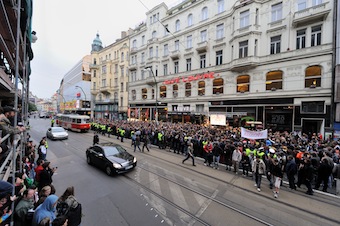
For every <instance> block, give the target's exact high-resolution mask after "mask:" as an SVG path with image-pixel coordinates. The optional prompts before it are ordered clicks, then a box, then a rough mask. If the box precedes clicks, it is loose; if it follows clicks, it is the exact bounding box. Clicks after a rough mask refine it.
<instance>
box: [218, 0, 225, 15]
mask: <svg viewBox="0 0 340 226" xmlns="http://www.w3.org/2000/svg"><path fill="white" fill-rule="evenodd" d="M223 11H224V0H217V13H222V12H223Z"/></svg>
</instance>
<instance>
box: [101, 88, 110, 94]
mask: <svg viewBox="0 0 340 226" xmlns="http://www.w3.org/2000/svg"><path fill="white" fill-rule="evenodd" d="M111 89H112V88H111V86H102V87H100V88H99V91H100V92H101V93H103V94H110V91H111Z"/></svg>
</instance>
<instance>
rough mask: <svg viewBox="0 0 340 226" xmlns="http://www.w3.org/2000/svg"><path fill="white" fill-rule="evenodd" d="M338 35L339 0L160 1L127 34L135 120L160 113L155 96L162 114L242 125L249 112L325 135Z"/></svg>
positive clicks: (280, 126)
mask: <svg viewBox="0 0 340 226" xmlns="http://www.w3.org/2000/svg"><path fill="white" fill-rule="evenodd" d="M298 3H299V4H298ZM313 4H314V5H313ZM166 28H167V29H168V31H169V32H166ZM332 33H333V1H325V0H323V1H312V0H306V1H295V0H287V1H278V0H273V1H265V0H257V1H252V0H248V1H247V0H243V1H226V0H211V1H202V0H201V1H200V0H198V1H193V0H187V1H184V2H183V3H181V4H179V5H177V6H175V7H173V8H171V9H168V8H167V6H166V5H165V4H160V5H158V6H156V7H154V8H153V9H152V10H150V11H149V12H147V20H146V23H145V24H143V25H141V26H139V27H138V28H136V29H135V32H134V34H133V35H131V36H130V46H131V54H130V66H129V68H130V83H129V103H130V108H131V111H132V112H133V113H134V114H133V115H130V117H135V118H139V119H143V120H144V119H150V118H151V119H153V115H154V111H155V110H154V109H155V105H156V99H157V100H158V112H159V117H160V118H159V119H160V120H168V121H181V122H185V121H196V122H198V121H200V120H202V118H203V117H201V116H202V115H205V116H209V115H211V114H215V113H216V114H217V113H219V114H220V113H222V114H225V115H226V117H227V118H228V122H229V124H232V125H235V126H236V125H237V124H240V121H241V118H242V117H243V116H251V117H253V118H254V119H255V120H259V121H263V122H264V124H265V126H266V127H268V128H272V129H274V130H303V131H306V132H307V131H313V132H320V133H322V134H325V132H327V131H328V129H329V128H330V127H331V125H330V121H329V114H330V112H329V111H330V109H329V106H330V104H331V88H332V44H333V39H332V35H331V34H332ZM146 67H152V71H153V73H154V75H155V77H154V78H153V76H152V74H150V72H148V71H144V70H143V69H144V68H146ZM202 75H203V77H202ZM154 80H156V83H157V84H156V85H155V84H154V83H155V82H154ZM156 87H157V91H156V90H155V88H156ZM156 94H157V97H155V95H156ZM159 102H160V103H159ZM150 114H151V115H150ZM195 115H196V116H195Z"/></svg>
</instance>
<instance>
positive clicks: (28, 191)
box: [0, 107, 82, 226]
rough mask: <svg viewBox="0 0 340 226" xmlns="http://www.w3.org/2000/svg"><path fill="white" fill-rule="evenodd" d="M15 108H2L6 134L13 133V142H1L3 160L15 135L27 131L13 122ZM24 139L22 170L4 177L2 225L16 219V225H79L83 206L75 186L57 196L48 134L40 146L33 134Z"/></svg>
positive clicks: (0, 205)
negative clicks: (34, 140) (33, 138)
mask: <svg viewBox="0 0 340 226" xmlns="http://www.w3.org/2000/svg"><path fill="white" fill-rule="evenodd" d="M15 111H16V110H15V109H14V108H13V107H3V108H2V107H0V130H1V131H2V137H5V136H6V135H7V134H9V135H10V137H9V141H8V140H5V141H2V142H1V149H0V153H1V154H2V158H1V159H4V157H5V156H6V155H7V154H8V152H9V147H10V146H13V145H14V142H13V141H14V140H15V135H17V134H20V133H23V132H25V128H24V127H22V126H14V124H13V117H14V115H15ZM25 133H26V132H25ZM23 139H24V138H23V136H22V137H21V140H19V144H20V143H23V145H24V150H23V154H22V155H18V157H17V161H16V169H18V170H17V171H16V172H15V174H14V175H12V176H10V177H9V178H8V180H7V181H5V180H0V226H2V225H4V226H5V225H10V223H11V222H12V220H13V223H14V225H15V226H51V225H52V226H67V225H68V226H79V225H80V224H81V217H82V206H81V204H80V203H79V202H78V201H77V199H76V198H75V191H74V187H72V186H71V187H68V188H67V189H66V190H65V191H64V193H63V194H62V195H61V196H60V197H58V196H57V195H56V190H55V187H54V186H53V174H54V172H55V171H56V170H57V167H53V166H52V163H51V162H50V161H48V160H47V154H48V142H47V140H46V137H43V138H42V139H41V141H40V142H39V145H36V144H35V143H34V142H33V140H31V137H30V134H29V133H26V134H25V139H26V140H25V142H24V140H23ZM19 146H20V145H18V146H17V147H19ZM21 156H23V157H22V158H21ZM13 177H14V179H13ZM13 181H14V183H12V182H13Z"/></svg>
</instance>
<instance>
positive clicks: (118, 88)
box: [90, 31, 130, 120]
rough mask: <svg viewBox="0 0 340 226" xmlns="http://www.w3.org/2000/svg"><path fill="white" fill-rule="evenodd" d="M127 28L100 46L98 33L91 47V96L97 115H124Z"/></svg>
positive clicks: (126, 100) (125, 105)
mask: <svg viewBox="0 0 340 226" xmlns="http://www.w3.org/2000/svg"><path fill="white" fill-rule="evenodd" d="M128 34H129V31H127V32H126V31H123V32H122V33H121V38H120V39H118V40H116V41H115V42H114V43H112V44H110V45H109V46H107V47H105V48H103V47H102V42H101V40H100V38H99V34H97V37H96V38H95V39H94V41H93V44H92V51H91V64H90V69H91V78H92V79H91V97H92V103H93V106H94V117H95V118H97V119H100V118H106V119H113V120H114V119H127V112H128V81H129V77H128V73H129V70H128V66H129V52H130V47H129V46H130V45H129V44H130V43H129V36H128Z"/></svg>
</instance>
